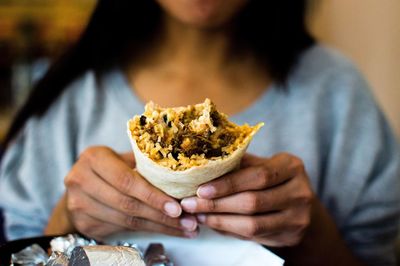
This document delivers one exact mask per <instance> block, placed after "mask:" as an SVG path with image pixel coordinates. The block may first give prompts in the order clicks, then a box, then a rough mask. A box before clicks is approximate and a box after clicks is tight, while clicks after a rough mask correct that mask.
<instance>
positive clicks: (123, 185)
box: [116, 171, 135, 194]
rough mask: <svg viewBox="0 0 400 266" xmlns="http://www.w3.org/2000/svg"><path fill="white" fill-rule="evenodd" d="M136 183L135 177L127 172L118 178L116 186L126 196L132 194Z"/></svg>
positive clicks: (123, 172)
mask: <svg viewBox="0 0 400 266" xmlns="http://www.w3.org/2000/svg"><path fill="white" fill-rule="evenodd" d="M134 183H135V175H132V174H131V173H129V172H127V171H122V172H121V173H120V174H119V176H118V177H117V181H116V185H117V187H118V189H119V190H120V191H121V192H122V193H124V194H130V192H131V191H132V188H133V187H134Z"/></svg>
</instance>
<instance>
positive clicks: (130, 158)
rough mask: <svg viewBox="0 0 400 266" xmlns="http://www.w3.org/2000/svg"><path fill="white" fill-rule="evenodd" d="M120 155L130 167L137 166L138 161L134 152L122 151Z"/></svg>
mask: <svg viewBox="0 0 400 266" xmlns="http://www.w3.org/2000/svg"><path fill="white" fill-rule="evenodd" d="M119 156H120V157H121V159H122V160H123V161H124V162H125V163H126V164H127V165H128V166H129V167H130V168H132V169H133V168H135V166H136V161H135V156H134V155H133V152H125V153H120V154H119Z"/></svg>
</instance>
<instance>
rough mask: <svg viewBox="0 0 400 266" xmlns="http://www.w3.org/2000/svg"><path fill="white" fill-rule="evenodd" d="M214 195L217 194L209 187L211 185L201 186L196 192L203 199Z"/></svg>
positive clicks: (212, 187)
mask: <svg viewBox="0 0 400 266" xmlns="http://www.w3.org/2000/svg"><path fill="white" fill-rule="evenodd" d="M216 193H217V190H216V189H215V187H214V186H211V185H205V186H201V187H199V189H198V190H197V195H198V196H199V197H200V198H205V199H209V198H212V197H213V196H214V195H215V194H216Z"/></svg>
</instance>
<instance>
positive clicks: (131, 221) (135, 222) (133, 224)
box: [125, 216, 143, 229]
mask: <svg viewBox="0 0 400 266" xmlns="http://www.w3.org/2000/svg"><path fill="white" fill-rule="evenodd" d="M125 224H126V225H127V226H128V227H129V228H132V229H140V228H141V227H142V224H143V222H142V220H141V219H140V218H138V217H135V216H126V220H125Z"/></svg>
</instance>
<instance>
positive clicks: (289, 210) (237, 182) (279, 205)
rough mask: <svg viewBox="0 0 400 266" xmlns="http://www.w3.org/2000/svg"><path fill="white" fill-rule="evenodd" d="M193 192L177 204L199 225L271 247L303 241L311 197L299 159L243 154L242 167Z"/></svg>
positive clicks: (292, 244) (282, 154)
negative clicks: (196, 218)
mask: <svg viewBox="0 0 400 266" xmlns="http://www.w3.org/2000/svg"><path fill="white" fill-rule="evenodd" d="M197 196H198V197H191V198H185V199H183V200H182V201H181V205H182V207H183V209H184V210H185V211H186V212H189V213H196V214H198V215H197V217H198V220H199V222H200V223H203V224H205V225H207V226H208V227H210V228H212V229H214V230H217V231H220V232H222V233H225V234H229V235H234V236H236V237H239V238H244V239H250V240H253V241H256V242H258V243H260V244H263V245H267V246H270V247H284V246H294V245H297V244H298V243H299V242H300V241H301V240H302V238H303V235H304V233H305V231H306V229H307V228H308V227H309V225H310V217H311V207H312V204H313V202H314V199H315V196H314V193H313V191H312V189H311V186H310V182H309V179H308V176H307V173H306V171H305V168H304V164H303V162H302V161H301V160H300V159H299V158H297V157H295V156H293V155H291V154H287V153H280V154H277V155H275V156H273V157H271V158H260V157H256V156H253V155H249V154H246V155H245V157H244V158H243V160H242V166H241V169H240V170H238V171H235V172H232V173H229V174H226V175H225V176H222V177H220V178H218V179H216V180H213V181H211V182H209V183H206V184H203V185H202V186H200V188H199V189H198V191H197Z"/></svg>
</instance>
